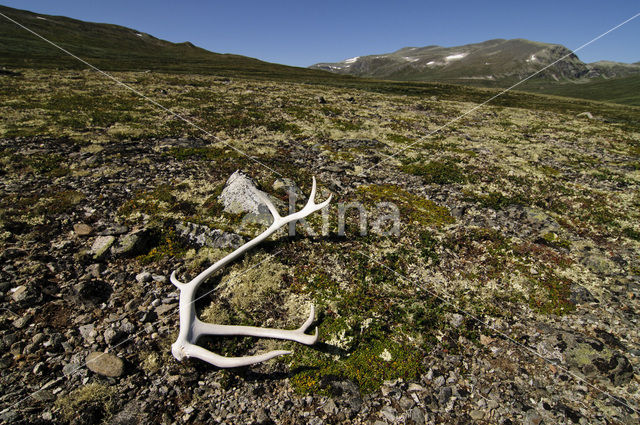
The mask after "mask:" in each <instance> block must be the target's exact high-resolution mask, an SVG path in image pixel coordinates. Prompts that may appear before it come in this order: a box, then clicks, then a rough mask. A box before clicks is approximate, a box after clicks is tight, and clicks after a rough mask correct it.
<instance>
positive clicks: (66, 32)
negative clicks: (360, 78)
mask: <svg viewBox="0 0 640 425" xmlns="http://www.w3.org/2000/svg"><path fill="white" fill-rule="evenodd" d="M0 13H2V14H4V15H6V16H8V17H10V18H12V19H14V20H16V21H17V22H19V23H20V24H22V25H24V26H25V27H27V28H29V29H32V30H33V31H35V32H36V33H38V34H40V35H42V36H43V37H45V38H47V39H49V40H51V41H52V42H54V43H56V44H58V45H59V46H61V47H62V48H65V49H67V50H69V51H70V52H72V53H73V54H75V55H77V56H79V57H81V58H82V59H85V60H86V61H88V62H89V63H91V64H93V65H95V66H97V67H98V68H100V69H104V70H110V71H146V70H149V71H163V72H177V73H199V74H215V75H244V76H252V77H268V78H278V77H282V76H285V75H286V76H287V78H293V77H299V78H306V77H311V76H313V77H315V78H318V77H322V76H323V75H324V73H319V72H318V71H313V70H309V69H305V68H296V67H291V66H285V65H278V64H273V63H268V62H263V61H260V60H258V59H254V58H249V57H246V56H240V55H233V54H219V53H213V52H210V51H208V50H205V49H202V48H200V47H197V46H194V45H193V44H191V43H189V42H184V43H171V42H168V41H165V40H160V39H158V38H155V37H153V36H152V35H149V34H146V33H142V32H139V31H136V30H134V29H130V28H126V27H122V26H118V25H111V24H100V23H92V22H84V21H79V20H76V19H71V18H67V17H64V16H49V15H42V14H36V13H33V12H28V11H24V10H17V9H13V8H9V7H5V6H0ZM0 40H2V42H0V67H5V68H62V69H82V68H86V66H85V65H83V64H82V63H80V62H79V61H77V60H76V59H74V58H72V57H71V56H69V55H67V54H65V53H63V52H62V51H60V50H58V49H56V48H55V47H53V46H51V45H50V44H48V43H46V42H44V41H43V40H41V39H39V38H38V37H36V36H35V35H33V34H31V33H29V32H27V31H26V30H24V29H23V28H20V27H18V26H17V25H16V24H14V23H13V22H10V21H9V20H7V19H5V18H3V17H0Z"/></svg>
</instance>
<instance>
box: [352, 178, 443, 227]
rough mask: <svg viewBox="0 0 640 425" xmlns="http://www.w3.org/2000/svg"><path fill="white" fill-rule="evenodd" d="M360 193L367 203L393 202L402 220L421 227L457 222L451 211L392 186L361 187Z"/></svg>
mask: <svg viewBox="0 0 640 425" xmlns="http://www.w3.org/2000/svg"><path fill="white" fill-rule="evenodd" d="M358 192H359V193H360V194H361V195H362V196H363V197H364V198H365V202H367V201H368V202H393V203H395V204H396V206H397V207H398V209H399V210H400V214H401V217H400V220H401V221H402V220H407V219H408V220H410V221H412V222H415V223H418V224H419V225H421V226H434V227H440V226H443V225H445V224H451V223H453V222H454V221H455V219H454V218H453V216H452V215H451V213H450V212H449V210H448V209H447V208H445V207H441V206H439V205H437V204H436V203H435V202H433V201H431V200H428V199H425V198H422V197H420V196H417V195H414V194H412V193H409V192H407V191H405V190H404V189H401V188H399V187H397V186H391V185H368V186H360V187H359V188H358Z"/></svg>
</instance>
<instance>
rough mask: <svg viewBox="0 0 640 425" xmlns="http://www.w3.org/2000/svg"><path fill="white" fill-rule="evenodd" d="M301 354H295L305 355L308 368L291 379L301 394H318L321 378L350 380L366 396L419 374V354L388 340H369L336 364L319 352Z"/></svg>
mask: <svg viewBox="0 0 640 425" xmlns="http://www.w3.org/2000/svg"><path fill="white" fill-rule="evenodd" d="M304 351H307V353H304V352H303V350H299V351H298V352H296V355H305V354H307V356H308V357H307V360H312V362H311V364H309V363H307V365H308V366H309V367H310V369H309V370H306V371H304V372H300V373H298V374H296V375H295V376H294V377H292V378H291V384H292V385H293V387H294V388H295V389H296V391H298V392H301V393H309V392H322V389H323V388H322V386H321V383H322V378H323V377H325V376H337V377H342V378H345V379H350V380H352V381H353V382H355V383H356V384H357V385H358V386H359V387H360V390H361V391H363V392H365V393H368V392H372V391H375V390H377V389H378V388H380V386H381V385H382V383H383V382H384V381H386V380H391V379H397V378H402V379H404V380H406V381H411V380H415V379H417V378H418V377H419V376H420V374H421V373H422V372H423V367H422V358H423V356H424V354H423V353H421V352H420V351H418V350H416V349H415V348H413V347H409V346H403V345H401V344H398V343H393V342H390V341H388V340H386V341H381V340H376V341H370V342H369V343H368V344H365V345H361V346H360V347H358V350H357V351H355V352H353V353H352V354H351V355H349V356H348V357H346V358H345V359H344V361H338V362H337V361H335V359H334V358H333V357H332V356H331V355H327V354H324V353H320V352H313V354H312V355H311V352H310V349H308V348H307V349H305V350H304ZM298 353H300V354H298ZM295 361H296V359H294V362H295Z"/></svg>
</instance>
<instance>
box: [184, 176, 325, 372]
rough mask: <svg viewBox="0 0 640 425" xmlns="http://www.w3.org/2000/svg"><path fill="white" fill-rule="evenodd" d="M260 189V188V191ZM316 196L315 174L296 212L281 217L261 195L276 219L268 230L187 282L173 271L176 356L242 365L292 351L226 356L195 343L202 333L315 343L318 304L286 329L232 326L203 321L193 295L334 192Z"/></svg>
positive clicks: (323, 204) (316, 337) (304, 215)
mask: <svg viewBox="0 0 640 425" xmlns="http://www.w3.org/2000/svg"><path fill="white" fill-rule="evenodd" d="M258 193H260V192H258ZM315 196H316V178H315V177H314V178H313V186H312V188H311V195H310V196H309V201H307V204H306V205H305V207H304V208H303V209H302V210H300V211H298V212H296V213H293V214H290V215H288V216H286V217H281V216H280V214H278V210H277V209H276V207H275V206H274V205H273V203H272V202H271V201H270V200H269V199H268V198H267V197H266V196H262V195H260V197H261V198H262V201H263V202H264V203H265V204H266V205H267V207H268V208H269V211H270V212H271V214H272V215H273V223H272V224H271V225H270V226H269V228H268V229H267V230H265V231H264V232H262V233H261V234H260V235H258V236H257V237H256V238H255V239H252V240H250V241H249V242H247V243H246V244H244V245H242V246H241V247H240V248H238V249H236V250H235V251H233V252H232V253H230V254H229V255H227V256H226V257H224V258H222V259H221V260H219V261H217V262H216V263H215V264H213V265H211V266H210V267H209V268H208V269H206V270H205V271H203V272H202V273H200V274H199V275H198V276H196V277H195V278H194V279H193V280H192V281H190V282H188V283H182V282H180V281H178V279H177V278H176V272H175V271H174V272H173V273H171V282H172V283H173V284H174V285H175V286H176V287H177V288H178V289H179V290H180V333H179V334H178V339H177V340H176V342H174V343H173V345H172V346H171V352H172V353H173V356H174V357H175V358H176V359H178V360H182V359H184V358H185V357H195V358H198V359H201V360H204V361H205V362H208V363H211V364H213V365H215V366H218V367H225V368H227V367H239V366H247V365H250V364H254V363H260V362H264V361H266V360H269V359H272V358H274V357H277V356H281V355H283V354H290V352H289V351H270V352H268V353H264V354H260V355H257V356H245V357H223V356H219V355H217V354H215V353H212V352H211V351H209V350H206V349H205V348H203V347H200V346H199V345H196V342H197V341H198V338H200V336H202V335H242V336H256V337H264V338H277V339H286V340H290V341H296V342H299V343H301V344H306V345H312V344H314V343H315V342H316V340H317V339H318V329H317V328H316V332H315V334H314V335H308V334H306V333H305V332H306V330H307V328H309V326H311V323H313V320H314V317H315V308H314V307H313V305H311V312H310V313H309V318H308V319H307V320H306V321H305V322H304V323H303V324H302V326H300V327H299V328H298V329H295V330H283V329H271V328H259V327H254V326H232V325H218V324H214V323H204V322H202V321H200V320H199V319H198V318H197V317H196V309H195V305H194V297H195V294H196V291H197V290H198V287H199V286H200V284H201V283H202V282H204V281H205V280H206V279H207V277H209V276H210V275H211V274H212V273H214V272H215V271H217V270H219V269H221V268H222V267H224V266H225V265H227V264H228V263H229V262H231V261H233V260H235V259H236V258H238V257H240V256H241V255H242V254H244V253H245V252H246V251H248V250H249V249H251V248H253V247H254V246H256V245H258V244H259V243H260V242H262V241H263V240H265V239H266V238H268V237H269V236H271V235H272V234H273V233H274V232H275V231H276V230H278V229H279V228H281V227H282V226H285V225H286V224H288V223H290V222H292V221H296V220H300V219H302V218H304V217H306V216H308V215H309V214H311V213H313V212H315V211H318V210H321V209H322V208H324V207H326V206H327V205H328V204H329V202H330V201H331V196H329V198H328V199H327V200H326V201H324V202H322V203H320V204H316V203H315V200H314V198H315Z"/></svg>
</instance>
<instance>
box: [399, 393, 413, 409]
mask: <svg viewBox="0 0 640 425" xmlns="http://www.w3.org/2000/svg"><path fill="white" fill-rule="evenodd" d="M398 404H399V405H400V407H401V408H402V410H403V411H407V410H409V409H411V408H412V407H413V406H414V405H415V404H416V402H415V401H413V399H412V398H411V397H407V396H406V395H405V396H402V397H401V398H400V400H398Z"/></svg>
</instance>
